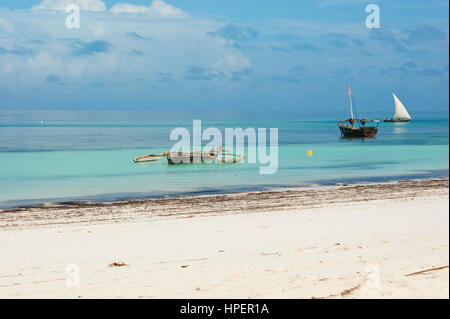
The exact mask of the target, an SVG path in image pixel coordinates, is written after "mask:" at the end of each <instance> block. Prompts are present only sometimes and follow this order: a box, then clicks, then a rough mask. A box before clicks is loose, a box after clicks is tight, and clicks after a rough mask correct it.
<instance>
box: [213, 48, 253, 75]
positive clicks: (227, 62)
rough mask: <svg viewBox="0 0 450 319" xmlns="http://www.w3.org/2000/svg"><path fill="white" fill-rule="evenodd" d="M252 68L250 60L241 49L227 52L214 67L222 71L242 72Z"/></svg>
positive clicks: (226, 72)
mask: <svg viewBox="0 0 450 319" xmlns="http://www.w3.org/2000/svg"><path fill="white" fill-rule="evenodd" d="M248 68H250V61H249V60H248V59H247V58H246V57H244V56H243V55H242V54H241V52H240V51H234V52H230V53H227V54H226V55H225V56H224V57H222V58H221V59H219V60H218V61H217V62H216V63H214V69H216V70H217V71H220V72H222V73H225V74H228V73H230V72H241V71H243V70H245V69H248Z"/></svg>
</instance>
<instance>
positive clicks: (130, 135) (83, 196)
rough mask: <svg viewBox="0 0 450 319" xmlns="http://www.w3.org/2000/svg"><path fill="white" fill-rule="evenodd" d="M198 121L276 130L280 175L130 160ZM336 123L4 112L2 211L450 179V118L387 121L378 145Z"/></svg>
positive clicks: (264, 117)
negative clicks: (344, 134) (346, 133)
mask: <svg viewBox="0 0 450 319" xmlns="http://www.w3.org/2000/svg"><path fill="white" fill-rule="evenodd" d="M384 117H385V115H380V116H379V118H384ZM193 119H200V120H202V128H203V129H205V128H208V127H217V128H219V129H221V130H222V131H223V130H224V128H226V127H231V128H235V127H242V128H244V129H245V128H248V127H253V128H258V127H266V128H270V127H277V128H278V130H279V156H278V157H279V160H278V161H279V163H278V171H277V173H276V174H273V175H261V174H259V165H260V164H249V163H247V162H244V163H239V164H233V165H224V164H193V165H168V164H167V161H166V160H165V159H163V160H160V161H158V162H153V163H139V164H135V163H133V162H132V158H134V157H136V156H140V155H144V154H149V153H160V152H163V151H168V150H169V149H170V148H171V146H172V145H173V144H174V142H173V141H170V140H169V134H170V132H171V130H172V129H173V128H176V127H185V128H187V129H189V130H191V128H192V120H193ZM337 119H340V116H339V114H336V115H328V116H327V117H317V116H305V115H304V114H301V113H284V114H283V113H280V112H278V113H265V114H246V113H226V112H224V113H207V112H204V113H184V112H74V111H51V112H46V111H20V112H18V111H0V207H14V206H19V205H30V204H39V203H44V202H53V201H72V200H91V201H107V200H117V199H131V198H140V197H153V196H158V197H159V196H175V195H181V194H197V193H200V194H201V193H215V192H230V191H241V190H259V189H270V188H274V187H291V186H310V185H317V184H318V185H324V184H333V183H339V182H346V183H352V182H365V181H388V180H395V179H405V178H422V177H438V176H448V160H449V139H448V138H449V130H448V124H449V120H448V115H439V114H436V115H430V114H423V115H416V116H414V120H413V121H412V122H410V123H380V129H379V133H378V135H377V136H376V138H374V139H341V138H340V133H339V130H338V128H337V126H336V120H337ZM41 121H45V122H44V123H41ZM62 121H64V123H62ZM206 143H207V142H204V144H206ZM307 150H312V151H313V152H314V154H313V156H307V154H306V152H307Z"/></svg>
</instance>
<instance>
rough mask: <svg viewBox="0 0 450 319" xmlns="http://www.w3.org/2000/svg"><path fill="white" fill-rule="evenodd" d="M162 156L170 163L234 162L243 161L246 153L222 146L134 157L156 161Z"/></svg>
mask: <svg viewBox="0 0 450 319" xmlns="http://www.w3.org/2000/svg"><path fill="white" fill-rule="evenodd" d="M162 157H166V158H167V162H168V163H169V164H191V163H213V162H215V163H224V164H233V163H239V162H242V161H243V160H244V159H245V155H239V154H233V153H231V152H229V151H227V150H225V149H223V147H222V146H219V147H217V148H216V149H215V150H211V151H193V152H164V153H161V154H150V155H144V156H140V157H136V158H134V159H133V161H134V162H135V163H141V162H154V161H157V160H160V159H161V158H162Z"/></svg>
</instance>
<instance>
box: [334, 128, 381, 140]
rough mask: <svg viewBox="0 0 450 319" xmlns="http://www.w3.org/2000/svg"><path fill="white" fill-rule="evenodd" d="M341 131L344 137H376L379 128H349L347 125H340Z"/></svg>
mask: <svg viewBox="0 0 450 319" xmlns="http://www.w3.org/2000/svg"><path fill="white" fill-rule="evenodd" d="M339 129H340V130H341V134H342V136H343V137H374V136H375V135H376V134H377V132H378V128H376V127H369V126H367V127H349V126H345V125H340V126H339Z"/></svg>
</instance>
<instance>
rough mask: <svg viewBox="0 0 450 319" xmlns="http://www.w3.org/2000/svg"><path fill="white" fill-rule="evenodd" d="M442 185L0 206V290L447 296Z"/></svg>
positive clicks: (91, 294)
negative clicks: (13, 208)
mask: <svg viewBox="0 0 450 319" xmlns="http://www.w3.org/2000/svg"><path fill="white" fill-rule="evenodd" d="M448 183H449V181H448V178H446V179H434V180H426V181H425V180H416V181H402V182H395V183H385V184H372V185H358V186H355V185H349V186H334V187H327V188H326V189H323V188H322V189H319V190H317V189H310V190H285V191H275V192H274V191H269V192H253V193H241V194H229V195H211V196H195V197H189V198H177V199H158V200H142V201H139V202H136V201H133V202H122V203H120V204H118V203H116V204H108V205H100V206H99V205H90V206H84V207H72V208H58V207H52V208H33V209H27V210H23V211H19V210H16V211H9V212H5V211H1V212H0V230H1V231H0V242H1V243H2V244H3V245H4V246H5V247H9V249H7V250H5V251H4V252H3V255H2V265H1V267H0V298H188V299H196V298H250V299H251V298H263V299H264V298H313V299H322V298H448V296H449V270H448V264H449V250H448V247H449V244H448V243H449V230H448V225H449V206H448V205H449V202H448V199H449V189H448ZM68 267H69V268H68ZM67 269H69V270H70V269H77V271H78V272H79V273H78V275H79V277H77V276H78V275H77V276H75V277H73V275H72V273H71V272H68V271H67ZM73 278H79V279H80V282H79V287H69V286H67V280H69V281H70V280H72V279H73Z"/></svg>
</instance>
